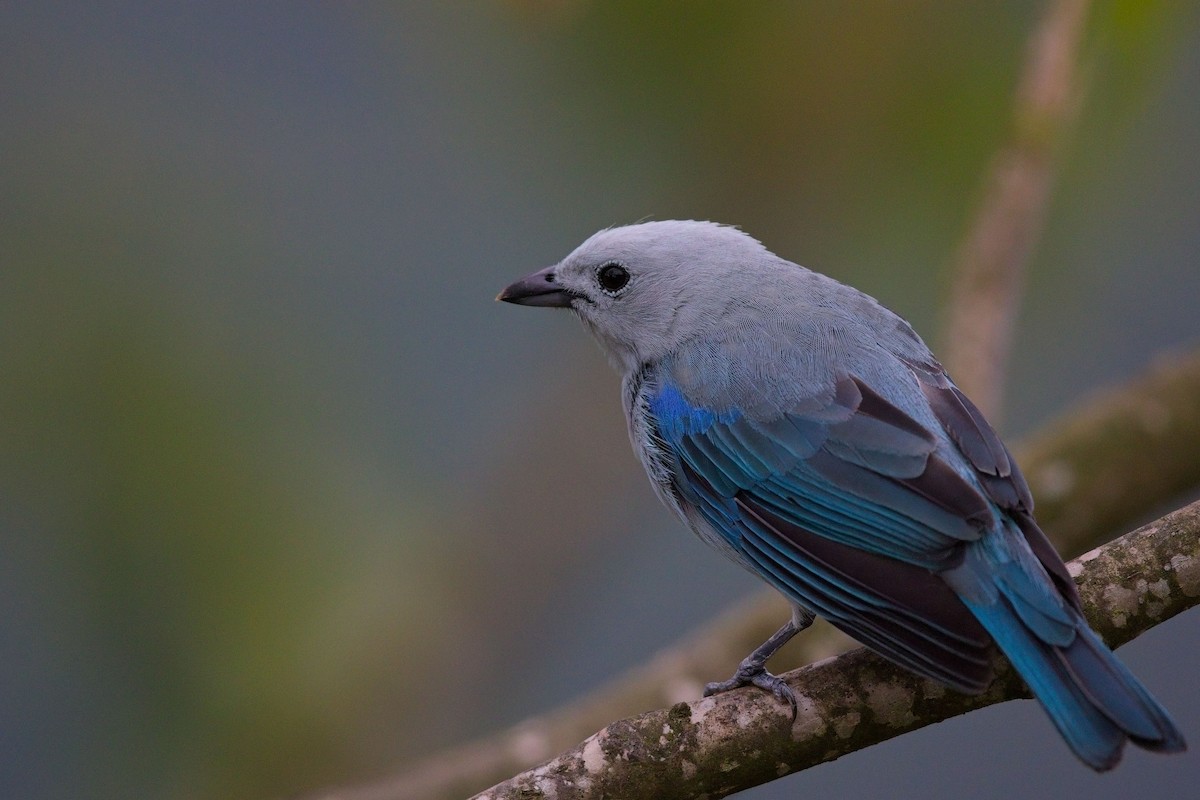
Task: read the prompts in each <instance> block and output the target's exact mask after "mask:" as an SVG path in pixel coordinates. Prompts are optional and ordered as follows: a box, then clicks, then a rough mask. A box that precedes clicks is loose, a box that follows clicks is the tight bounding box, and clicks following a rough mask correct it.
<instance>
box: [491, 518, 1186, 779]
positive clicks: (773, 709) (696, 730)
mask: <svg viewBox="0 0 1200 800" xmlns="http://www.w3.org/2000/svg"><path fill="white" fill-rule="evenodd" d="M1070 569H1071V573H1072V574H1073V575H1074V576H1075V577H1076V581H1077V582H1078V584H1079V588H1080V594H1081V596H1082V599H1083V602H1084V607H1085V608H1086V609H1087V616H1088V621H1089V622H1090V623H1091V624H1092V626H1093V627H1094V628H1095V629H1096V632H1097V633H1099V634H1100V635H1101V636H1102V637H1103V638H1104V640H1105V641H1106V642H1107V643H1108V644H1109V645H1110V646H1113V647H1115V646H1118V645H1121V644H1124V643H1125V642H1128V641H1130V640H1131V639H1133V638H1135V637H1136V636H1138V635H1139V634H1141V633H1144V632H1145V631H1147V630H1149V629H1150V628H1152V627H1154V626H1155V625H1158V624H1159V623H1161V622H1163V621H1165V620H1167V619H1170V618H1171V617H1173V616H1175V615H1176V614H1178V613H1180V612H1181V611H1184V610H1186V609H1188V608H1191V607H1192V606H1194V605H1196V604H1197V603H1200V502H1196V503H1192V504H1191V505H1189V506H1186V507H1184V508H1182V509H1180V510H1178V511H1175V512H1174V513H1171V514H1168V515H1167V516H1165V517H1163V518H1162V519H1159V520H1157V521H1155V522H1153V523H1151V524H1150V525H1147V526H1145V527H1143V528H1141V529H1139V530H1137V531H1135V532H1133V533H1130V534H1128V535H1127V536H1124V537H1122V538H1120V539H1118V540H1117V541H1115V542H1112V543H1110V544H1108V545H1105V546H1104V547H1102V548H1099V549H1097V550H1095V551H1092V552H1091V553H1088V554H1087V555H1085V556H1083V557H1081V558H1079V559H1077V560H1075V561H1072V562H1071V563H1070ZM997 666H998V670H997V671H998V675H997V677H996V679H995V680H994V681H993V682H992V684H991V685H990V686H989V687H988V689H987V690H986V691H985V692H984V693H983V694H981V695H979V696H976V697H968V696H966V695H960V694H957V693H955V692H953V691H951V690H948V689H946V688H945V687H943V686H941V685H939V684H936V683H934V682H932V681H928V680H925V679H922V678H918V677H916V676H914V675H912V674H911V673H909V672H907V671H905V670H903V669H902V668H900V667H897V666H895V665H894V664H891V663H890V662H888V661H886V660H885V659H883V658H882V657H880V656H877V655H875V654H874V653H871V652H870V651H868V650H866V649H858V650H854V651H852V652H850V653H846V654H845V655H842V656H838V657H836V658H832V659H828V660H826V661H823V662H821V663H819V664H813V665H811V666H809V667H805V668H803V669H800V670H796V671H795V672H791V673H788V674H787V675H786V676H784V677H785V679H786V680H787V682H788V685H789V686H791V687H792V689H793V690H794V691H795V692H796V696H797V698H798V699H799V700H800V708H801V711H800V714H799V716H798V717H797V718H796V721H795V722H794V723H789V719H788V717H789V715H788V713H787V711H786V709H785V708H784V706H782V705H781V704H780V703H779V702H778V701H776V700H775V698H773V697H771V696H770V695H768V694H766V693H764V692H761V691H753V690H739V691H737V692H730V693H727V694H722V695H717V696H715V697H710V698H706V699H703V700H697V701H695V702H691V703H676V704H675V705H673V706H671V707H670V708H667V709H663V710H660V711H653V712H650V713H648V714H642V715H641V716H638V717H633V718H630V719H625V720H621V721H619V722H614V723H613V724H611V725H609V726H608V727H607V728H605V729H604V730H602V731H600V732H599V733H597V734H595V735H593V736H591V737H589V738H588V739H586V740H585V741H583V742H582V743H581V744H579V745H577V746H576V747H574V748H572V749H571V750H568V751H567V752H565V753H563V754H562V755H560V756H558V757H557V758H554V759H552V760H551V761H549V762H547V763H546V764H544V765H542V766H540V767H538V768H537V769H534V770H530V771H529V772H526V773H523V774H521V775H518V776H516V777H515V778H512V779H510V780H508V781H505V782H504V783H502V784H499V785H498V786H495V787H493V788H491V789H489V790H487V791H486V792H483V793H482V794H479V795H477V796H476V797H477V800H532V798H539V797H544V798H555V800H591V799H592V798H595V799H596V800H599V798H608V797H620V798H623V800H639V799H640V798H646V800H649V799H650V798H660V797H709V798H719V797H725V796H727V795H730V794H732V793H734V792H737V791H741V790H743V789H748V788H750V787H752V786H757V785H759V784H763V783H767V782H769V781H772V780H775V779H776V778H779V777H782V776H783V775H785V774H788V773H791V772H796V771H799V770H802V769H807V768H808V767H811V766H815V765H817V764H821V763H824V762H826V761H831V760H833V759H835V758H837V757H839V756H842V755H845V754H846V753H850V752H854V751H856V750H861V749H863V748H865V747H869V746H870V745H872V744H876V743H878V742H882V741H885V740H887V739H890V738H892V737H894V736H899V735H901V734H903V733H906V732H908V731H912V730H916V729H917V728H922V727H924V726H926V725H930V724H932V723H934V722H940V721H942V720H944V719H948V718H950V717H953V716H957V715H959V714H963V713H965V712H967V711H972V710H974V709H977V708H982V707H984V706H989V705H992V704H994V703H1000V702H1004V701H1005V700H1011V699H1014V698H1018V697H1028V696H1029V695H1028V691H1027V690H1026V689H1025V686H1024V684H1023V683H1022V682H1021V680H1020V678H1019V677H1018V676H1017V675H1016V673H1015V672H1014V671H1013V670H1012V669H1011V668H1010V667H1008V666H1007V664H1004V665H1003V666H1001V664H1000V663H999V662H998V664H997Z"/></svg>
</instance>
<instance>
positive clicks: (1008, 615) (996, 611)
mask: <svg viewBox="0 0 1200 800" xmlns="http://www.w3.org/2000/svg"><path fill="white" fill-rule="evenodd" d="M997 538H998V537H997ZM968 549H969V550H975V549H976V548H968ZM972 555H973V556H975V558H972ZM992 555H994V554H992ZM1010 555H1012V554H1010ZM979 558H988V554H986V553H973V554H971V555H968V557H967V559H966V562H965V563H964V564H963V565H962V566H961V567H959V568H957V569H956V570H954V571H955V572H956V573H958V574H957V575H956V576H955V579H954V580H952V581H950V582H951V584H952V585H955V586H956V589H959V588H961V589H966V590H967V591H960V592H959V594H960V596H961V597H962V598H963V601H964V602H965V603H966V604H967V607H968V608H970V609H971V611H972V612H973V613H974V614H975V616H976V618H978V620H979V621H980V623H981V624H982V625H983V627H984V628H985V629H987V631H988V633H989V634H991V636H992V638H993V639H994V640H995V642H996V644H997V646H998V647H999V648H1000V649H1001V650H1002V651H1003V652H1004V654H1005V655H1006V656H1008V659H1009V661H1011V662H1012V665H1013V667H1014V668H1015V669H1016V670H1017V672H1018V673H1019V674H1020V676H1021V677H1022V678H1023V679H1024V680H1025V683H1026V684H1028V686H1029V689H1030V691H1032V692H1033V694H1034V696H1035V697H1036V698H1037V699H1038V701H1039V702H1040V703H1041V704H1042V707H1043V708H1045V709H1046V713H1047V714H1049V716H1050V719H1051V720H1052V721H1053V722H1054V726H1055V727H1056V728H1058V731H1059V733H1060V734H1062V737H1063V739H1065V740H1066V742H1067V744H1068V745H1069V746H1070V748H1071V750H1073V751H1074V752H1075V754H1076V755H1077V756H1078V757H1079V758H1080V759H1081V760H1082V761H1083V762H1084V763H1086V764H1087V765H1088V766H1090V767H1092V769H1095V770H1099V771H1103V770H1108V769H1112V768H1113V767H1114V766H1116V765H1117V762H1118V761H1120V760H1121V750H1122V748H1123V747H1124V744H1125V741H1126V740H1130V741H1132V742H1133V743H1134V744H1136V745H1138V746H1139V747H1143V748H1145V749H1147V750H1154V751H1158V752H1164V753H1173V752H1178V751H1181V750H1184V749H1186V744H1185V743H1184V740H1183V735H1182V734H1181V733H1180V732H1179V729H1178V728H1177V727H1176V726H1175V723H1174V722H1172V721H1171V718H1170V716H1169V715H1168V714H1167V712H1166V711H1165V710H1164V709H1163V707H1162V706H1161V705H1159V704H1158V701H1156V700H1155V699H1154V698H1153V697H1151V696H1150V693H1149V692H1148V691H1147V690H1146V688H1145V687H1144V686H1142V684H1141V682H1140V681H1138V679H1137V678H1135V677H1134V676H1133V673H1131V672H1130V671H1129V670H1128V669H1127V668H1126V667H1125V665H1124V664H1122V663H1121V662H1120V661H1118V660H1117V657H1116V656H1115V655H1113V653H1112V651H1111V650H1109V649H1108V648H1107V647H1106V646H1105V645H1104V643H1103V642H1101V641H1100V638H1099V637H1098V636H1097V635H1096V634H1095V632H1093V631H1092V630H1091V628H1089V627H1088V624H1087V622H1086V620H1084V618H1083V616H1082V614H1080V613H1079V611H1078V610H1077V609H1076V608H1075V607H1074V606H1073V605H1072V604H1070V603H1069V602H1064V599H1063V598H1062V596H1061V595H1059V594H1058V593H1057V591H1055V590H1054V588H1053V587H1052V585H1051V583H1050V581H1049V579H1048V578H1047V577H1045V573H1042V572H1041V570H1040V569H1038V565H1036V564H1034V565H1031V564H1030V563H1029V562H1028V561H1026V559H1024V558H1021V557H1019V556H1018V557H1017V558H1016V560H1015V561H1008V562H1007V563H1003V562H1002V563H997V562H996V561H995V560H992V559H989V562H990V563H988V564H986V565H983V564H978V563H976V564H975V565H974V566H975V567H986V570H983V569H973V568H972V566H973V565H972V563H971V562H972V561H976V560H977V559H979ZM1021 562H1024V563H1021ZM1031 566H1032V567H1033V569H1034V570H1035V572H1034V574H1030V569H1029V568H1030V567H1031ZM964 571H965V572H964ZM964 574H965V575H966V576H967V578H968V579H967V580H966V581H964V580H963V578H964ZM985 575H986V576H987V577H986V578H984V576H985ZM971 578H974V580H971ZM981 578H983V579H984V580H986V585H985V583H984V580H980V579H981ZM971 584H974V585H973V586H972V585H971ZM1051 593H1052V594H1051Z"/></svg>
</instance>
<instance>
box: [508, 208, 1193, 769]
mask: <svg viewBox="0 0 1200 800" xmlns="http://www.w3.org/2000/svg"><path fill="white" fill-rule="evenodd" d="M496 299H497V300H500V301H504V302H508V303H515V304H518V305H525V306H536V307H549V308H565V309H570V310H571V311H573V312H574V313H575V315H576V316H577V317H578V318H579V319H580V321H581V322H582V323H583V326H584V327H585V328H586V329H587V330H588V331H589V332H590V333H591V334H592V336H593V337H594V338H595V339H596V340H597V341H598V342H599V344H600V347H601V349H602V350H603V351H604V352H605V354H606V355H607V356H608V358H609V360H610V361H611V362H612V364H613V366H614V367H615V368H616V369H617V371H618V372H620V373H621V375H622V383H621V393H622V400H623V405H624V410H625V415H626V422H627V427H628V433H629V437H630V441H631V442H632V445H633V449H634V451H635V452H636V454H637V456H638V458H639V460H640V461H641V463H642V465H643V466H644V467H645V470H646V473H647V475H648V476H649V478H650V482H651V484H652V486H653V487H654V490H655V492H656V493H657V495H658V497H659V498H660V499H661V500H662V502H663V503H664V504H665V505H666V506H667V507H668V508H669V509H670V510H671V511H672V512H674V514H675V515H676V516H677V517H678V518H679V519H680V520H681V521H682V522H683V523H684V524H685V525H686V526H687V527H688V528H690V529H691V530H692V531H693V532H694V533H695V534H696V535H697V536H698V537H699V538H700V539H701V540H703V541H704V542H706V543H707V544H709V545H711V546H712V547H714V548H716V549H717V550H718V551H719V552H721V553H722V554H723V555H725V556H727V557H728V558H730V559H731V560H733V561H734V562H736V563H737V564H739V565H741V566H742V567H744V568H745V569H747V570H748V571H750V572H751V573H753V574H754V575H756V576H757V577H759V578H761V579H762V580H764V581H765V582H766V583H767V584H769V585H770V586H772V587H773V588H774V589H776V590H777V591H778V592H780V593H781V594H782V595H783V596H784V597H785V598H786V599H787V600H788V602H789V603H790V605H791V609H792V613H791V616H790V618H789V619H788V620H787V621H786V622H785V623H784V624H783V626H782V627H781V628H780V629H779V630H778V631H777V632H776V633H775V634H774V635H772V636H771V637H770V638H769V639H768V640H767V641H766V642H764V643H763V644H762V645H761V646H759V647H758V648H756V649H755V650H754V651H753V652H752V653H750V655H748V656H747V657H746V658H745V659H744V660H743V661H742V662H741V663H740V664H739V665H738V667H737V669H736V671H735V672H734V674H733V676H732V677H731V678H729V679H728V680H726V681H720V682H714V683H710V684H708V685H707V686H706V687H705V690H704V694H705V696H710V695H714V694H718V693H721V692H726V691H730V690H732V689H736V688H739V687H742V686H749V685H753V686H757V687H759V688H761V689H763V690H766V691H768V692H770V693H771V694H773V695H774V696H775V697H777V698H778V699H779V701H780V702H781V703H784V702H785V703H787V704H788V705H789V706H790V707H791V712H792V719H793V720H794V719H795V717H796V699H795V694H794V692H793V691H792V690H791V688H790V687H789V686H788V685H787V684H786V683H785V682H784V681H783V680H782V679H781V678H779V677H778V676H776V675H774V674H772V673H771V672H769V671H767V669H766V662H767V660H768V659H769V658H770V657H771V656H772V655H774V653H775V652H777V651H778V650H779V648H781V647H782V646H783V645H784V644H785V643H787V641H788V640H790V639H791V638H792V637H793V636H794V635H796V634H797V633H798V632H800V631H802V630H804V629H805V628H807V627H808V626H809V625H810V624H811V623H812V622H813V620H814V618H815V617H816V616H820V617H822V618H824V619H825V620H827V621H828V622H829V623H831V624H832V625H833V626H834V627H836V628H838V629H840V630H842V631H844V632H845V633H847V634H849V635H850V636H851V637H853V638H854V639H856V640H857V641H859V642H861V643H862V644H864V645H866V646H867V647H869V648H870V649H872V650H874V651H875V652H877V653H879V654H880V655H882V656H884V657H885V658H887V659H890V660H891V661H893V662H895V663H896V664H898V665H900V666H902V667H905V668H907V669H909V670H911V671H912V672H915V673H916V674H918V675H921V676H924V677H926V678H930V679H933V680H935V681H938V682H940V683H942V684H945V685H947V686H949V687H951V688H952V689H955V690H957V691H959V692H963V693H966V694H978V693H980V692H982V691H983V690H984V689H985V688H986V687H987V686H988V684H989V683H990V681H991V679H992V677H993V652H994V648H998V649H999V650H1000V651H1001V652H1003V654H1004V655H1005V656H1006V657H1007V658H1008V660H1009V662H1010V663H1011V664H1012V666H1013V667H1014V668H1015V670H1016V672H1017V673H1018V674H1019V675H1020V676H1021V678H1022V679H1023V680H1024V681H1025V683H1026V684H1027V685H1028V687H1029V689H1030V690H1031V692H1032V694H1033V695H1034V697H1036V699H1037V700H1038V701H1039V702H1040V703H1041V706H1042V707H1043V708H1044V709H1045V711H1046V713H1047V715H1048V716H1049V718H1050V720H1051V721H1052V722H1053V724H1054V726H1055V727H1056V728H1057V730H1058V732H1059V733H1060V734H1061V736H1062V738H1063V739H1064V740H1065V741H1066V743H1067V745H1068V747H1069V748H1070V749H1071V750H1072V751H1073V752H1074V753H1075V755H1076V756H1077V757H1078V758H1079V759H1080V760H1081V761H1083V762H1084V763H1085V764H1086V765H1088V766H1089V767H1091V768H1093V769H1095V770H1097V771H1105V770H1108V769H1111V768H1112V767H1114V766H1116V764H1117V763H1118V761H1119V760H1120V758H1121V754H1122V750H1123V748H1124V745H1125V743H1126V742H1127V741H1131V742H1133V743H1134V744H1135V745H1137V746H1139V747H1142V748H1145V749H1147V750H1152V751H1158V752H1165V753H1172V752H1179V751H1182V750H1184V749H1185V747H1186V744H1185V742H1184V738H1183V735H1182V734H1181V733H1180V731H1179V729H1178V728H1177V727H1176V725H1175V723H1174V722H1173V721H1172V720H1171V717H1170V716H1169V715H1168V713H1167V712H1166V710H1165V709H1163V707H1162V706H1161V705H1160V704H1159V703H1158V702H1157V701H1156V700H1155V699H1154V698H1153V697H1152V696H1151V694H1150V693H1149V691H1148V690H1147V689H1146V688H1145V687H1144V686H1143V685H1142V684H1141V683H1140V682H1139V681H1138V679H1137V678H1136V677H1134V675H1133V673H1132V672H1130V671H1129V670H1128V668H1126V667H1125V666H1124V665H1123V664H1122V663H1121V662H1120V661H1119V660H1118V659H1117V657H1116V656H1115V655H1114V654H1113V653H1112V651H1111V650H1109V649H1108V648H1107V647H1106V646H1105V645H1104V643H1103V642H1102V641H1101V640H1100V637H1099V636H1098V635H1097V634H1096V633H1095V632H1094V631H1093V630H1092V629H1091V628H1090V627H1089V626H1088V623H1087V621H1086V620H1085V619H1084V615H1083V610H1082V606H1081V604H1080V599H1079V595H1078V593H1077V591H1076V588H1075V583H1074V581H1073V580H1072V578H1071V575H1070V574H1069V573H1068V571H1067V568H1066V566H1065V565H1064V563H1063V560H1062V558H1061V557H1060V556H1059V555H1058V553H1057V552H1056V551H1055V549H1054V546H1053V545H1052V544H1051V543H1050V541H1049V539H1047V537H1046V535H1045V534H1044V533H1043V532H1042V530H1041V528H1039V527H1038V523H1037V522H1036V520H1035V518H1034V515H1033V498H1032V496H1031V494H1030V490H1029V487H1028V485H1027V483H1026V481H1025V479H1024V477H1023V476H1022V474H1021V471H1020V469H1019V468H1018V467H1017V464H1016V462H1015V461H1014V459H1013V456H1012V454H1011V453H1010V452H1009V450H1008V448H1007V447H1006V446H1005V445H1004V443H1003V442H1002V441H1001V439H1000V438H999V437H998V435H997V434H996V432H995V431H994V430H993V428H992V426H991V425H990V424H989V423H988V422H987V420H986V419H985V418H984V416H983V414H982V413H981V412H980V411H979V409H978V408H977V407H976V406H975V405H974V404H973V403H972V402H971V400H969V399H968V398H967V396H966V395H965V394H964V393H963V392H962V391H960V390H959V388H958V387H957V386H956V385H955V384H954V382H953V381H952V380H951V379H950V376H949V375H948V374H947V373H946V370H945V369H943V367H942V366H941V364H940V363H939V362H938V361H937V360H936V359H935V358H934V356H933V354H932V353H931V352H930V350H929V348H928V347H927V346H926V344H925V342H924V341H923V340H922V339H921V337H920V336H918V335H917V333H916V332H915V331H914V330H913V328H912V327H911V326H910V325H909V324H908V323H907V322H906V321H905V320H904V319H902V318H901V317H899V316H898V315H897V314H895V313H893V312H892V311H890V310H888V309H887V308H885V307H884V306H883V305H882V304H880V303H879V302H878V301H877V300H875V299H874V298H872V297H870V296H869V295H867V294H865V293H863V292H860V291H858V290H857V289H854V288H852V287H850V286H847V285H845V284H843V283H840V282H838V281H836V280H834V279H833V278H830V277H828V276H825V275H823V274H821V273H818V272H815V271H812V270H809V269H807V268H805V267H802V266H800V265H798V264H795V263H792V262H790V261H787V260H786V259H783V258H781V257H779V256H777V255H775V254H774V253H772V252H771V251H769V250H768V249H767V248H766V247H765V246H764V245H763V244H762V243H761V242H759V241H758V240H756V239H754V238H753V237H751V236H750V235H748V234H746V233H744V232H743V231H741V230H740V229H739V228H736V227H733V226H728V225H722V224H718V223H713V222H704V221H693V220H661V221H650V222H641V223H638V224H634V225H626V226H619V227H611V228H606V229H603V230H601V231H599V232H598V233H596V234H594V235H593V236H591V237H590V238H588V239H587V240H586V241H584V242H583V243H582V244H581V245H579V246H578V247H577V248H576V249H575V250H574V251H573V252H571V253H570V254H569V255H568V256H567V257H566V258H565V259H563V260H562V261H561V262H559V263H557V264H555V265H553V266H550V267H547V268H545V269H542V270H539V271H537V272H534V273H532V274H530V275H528V276H526V277H524V278H521V279H520V280H517V281H516V282H514V283H512V284H511V285H509V286H508V287H506V288H505V289H504V290H503V291H501V292H500V294H499V295H498V296H497V298H496Z"/></svg>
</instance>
